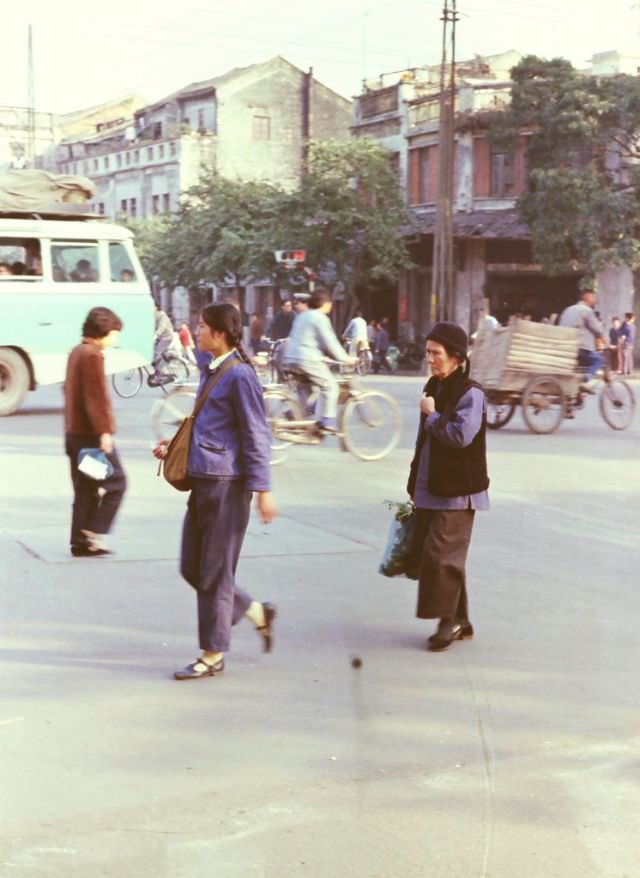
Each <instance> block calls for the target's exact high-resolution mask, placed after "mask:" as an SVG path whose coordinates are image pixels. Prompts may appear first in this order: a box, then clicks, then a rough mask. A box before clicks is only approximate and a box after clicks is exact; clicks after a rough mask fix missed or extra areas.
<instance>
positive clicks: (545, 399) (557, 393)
mask: <svg viewBox="0 0 640 878" xmlns="http://www.w3.org/2000/svg"><path fill="white" fill-rule="evenodd" d="M565 405H566V403H565V398H564V393H563V392H562V387H561V386H560V384H559V383H558V382H557V381H556V379H555V378H547V377H546V376H544V375H541V376H539V377H536V378H532V379H531V380H530V381H529V383H528V384H527V386H526V387H525V389H524V393H523V394H522V416H523V418H524V422H525V424H526V425H527V427H528V428H529V430H531V432H532V433H553V431H554V430H557V429H558V427H559V426H560V422H561V421H562V419H563V417H564V414H565Z"/></svg>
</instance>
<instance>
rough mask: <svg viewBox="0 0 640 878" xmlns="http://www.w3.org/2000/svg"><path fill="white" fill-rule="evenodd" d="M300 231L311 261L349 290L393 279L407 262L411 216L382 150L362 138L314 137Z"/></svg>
mask: <svg viewBox="0 0 640 878" xmlns="http://www.w3.org/2000/svg"><path fill="white" fill-rule="evenodd" d="M300 197H301V203H302V209H303V214H304V218H303V225H304V228H303V229H301V230H300V231H301V237H302V239H303V241H304V247H305V249H306V250H307V253H308V259H309V262H310V264H311V265H313V266H315V267H317V269H318V271H319V272H320V273H321V275H322V273H323V272H324V273H325V274H327V275H329V274H333V276H334V278H335V280H338V281H341V282H342V283H343V285H344V286H345V288H346V290H347V291H348V292H350V293H352V294H353V292H354V290H355V288H356V286H358V285H366V284H368V283H370V282H371V281H375V280H381V279H383V280H389V281H395V279H396V277H397V273H398V271H399V270H400V269H402V268H408V267H409V266H410V264H411V262H410V259H409V255H408V251H407V247H406V243H405V233H406V230H407V227H408V226H410V217H409V215H408V212H407V208H406V206H405V203H404V199H403V196H402V191H401V189H400V186H399V183H398V179H397V177H396V176H395V174H394V172H393V171H392V169H391V166H390V163H389V155H388V153H387V152H386V150H385V149H384V148H383V147H381V146H380V145H379V144H377V143H376V142H375V141H373V140H369V139H366V138H361V139H356V140H351V141H322V142H315V143H312V144H311V146H310V150H309V159H308V174H307V177H306V179H305V183H304V186H303V188H302V190H301V192H300Z"/></svg>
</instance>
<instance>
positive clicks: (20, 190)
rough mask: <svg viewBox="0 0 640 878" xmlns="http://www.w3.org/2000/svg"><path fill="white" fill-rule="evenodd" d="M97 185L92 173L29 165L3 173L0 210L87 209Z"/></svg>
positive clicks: (59, 211)
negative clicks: (85, 174) (57, 171)
mask: <svg viewBox="0 0 640 878" xmlns="http://www.w3.org/2000/svg"><path fill="white" fill-rule="evenodd" d="M95 194H96V187H95V186H94V184H93V182H92V181H91V180H90V179H89V178H88V177H80V176H73V175H70V174H51V173H49V171H40V170H37V169H26V170H16V171H10V172H9V173H7V174H3V175H1V176H0V213H4V214H7V213H11V214H23V213H27V214H34V213H38V214H44V213H46V214H49V215H52V214H64V215H67V216H68V215H69V214H70V213H73V211H76V213H78V214H83V213H85V210H86V208H87V207H88V202H89V201H90V200H91V199H92V198H93V196H94V195H95Z"/></svg>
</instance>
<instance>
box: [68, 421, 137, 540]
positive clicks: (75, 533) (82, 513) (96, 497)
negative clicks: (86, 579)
mask: <svg viewBox="0 0 640 878" xmlns="http://www.w3.org/2000/svg"><path fill="white" fill-rule="evenodd" d="M99 447H100V440H99V438H98V436H89V435H87V436H81V435H79V434H78V433H67V434H66V436H65V451H66V453H67V456H68V457H69V467H70V471H71V482H72V484H73V507H72V512H71V539H70V542H71V545H72V546H81V545H84V544H86V542H87V539H86V537H85V536H84V534H83V533H82V531H83V530H90V531H92V532H93V533H96V534H107V533H109V531H110V530H111V527H112V525H113V522H114V519H115V517H116V515H117V512H118V509H119V507H120V504H121V503H122V498H123V496H124V492H125V491H126V489H127V478H126V476H125V473H124V470H123V468H122V464H121V463H120V458H119V457H118V452H117V451H116V449H115V448H114V449H113V451H112V452H111V453H110V454H107V458H108V460H109V462H110V463H111V466H112V467H113V473H112V474H111V475H110V476H109V478H108V479H105V480H104V482H96V480H95V479H90V478H89V477H88V476H85V475H84V474H83V473H81V472H78V452H79V451H80V449H81V448H99Z"/></svg>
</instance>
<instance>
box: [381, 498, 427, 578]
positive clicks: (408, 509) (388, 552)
mask: <svg viewBox="0 0 640 878" xmlns="http://www.w3.org/2000/svg"><path fill="white" fill-rule="evenodd" d="M385 503H386V504H387V506H388V507H389V509H394V510H395V514H394V516H393V520H392V522H391V526H390V527H389V536H388V538H387V545H386V547H385V550H384V553H383V555H382V561H381V562H380V567H379V568H378V570H379V572H380V573H382V575H383V576H403V575H405V576H408V577H409V578H410V579H417V578H418V575H417V570H416V566H417V565H416V559H415V548H414V535H415V529H416V511H415V506H414V505H413V503H394V502H393V501H392V500H385Z"/></svg>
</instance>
